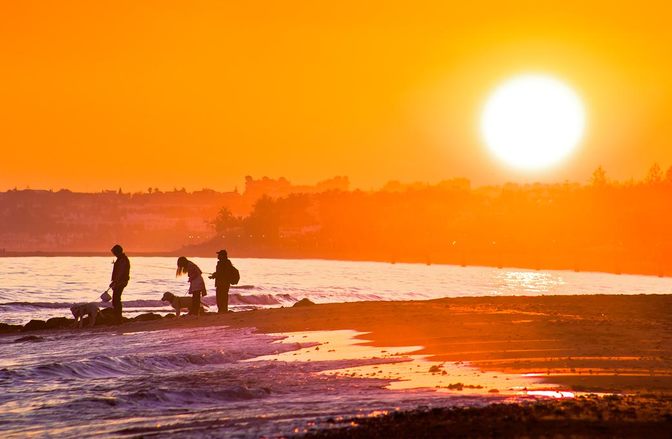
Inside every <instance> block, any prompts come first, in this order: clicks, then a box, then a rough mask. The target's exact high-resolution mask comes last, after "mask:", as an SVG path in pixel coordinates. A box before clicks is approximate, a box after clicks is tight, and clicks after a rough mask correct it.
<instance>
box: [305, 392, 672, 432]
mask: <svg viewBox="0 0 672 439" xmlns="http://www.w3.org/2000/svg"><path fill="white" fill-rule="evenodd" d="M343 423H345V424H346V425H347V424H349V426H347V427H340V428H334V429H323V430H319V431H312V432H308V433H307V434H305V435H304V436H303V437H304V438H329V439H337V438H338V439H343V438H348V439H360V438H361V439H369V438H371V439H376V438H380V439H394V438H437V439H438V438H510V437H544V438H551V437H552V438H556V437H557V438H565V437H571V438H613V437H619V438H642V437H647V438H669V437H670V433H671V432H672V395H640V396H633V395H609V396H604V397H598V396H595V395H588V396H581V397H577V398H571V399H561V400H542V401H536V402H532V403H529V402H523V403H497V404H490V405H487V406H484V407H452V408H434V409H418V410H414V411H408V412H393V413H390V414H386V415H384V416H379V417H368V418H352V419H349V420H344V421H343Z"/></svg>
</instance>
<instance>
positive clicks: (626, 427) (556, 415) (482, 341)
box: [0, 295, 672, 438]
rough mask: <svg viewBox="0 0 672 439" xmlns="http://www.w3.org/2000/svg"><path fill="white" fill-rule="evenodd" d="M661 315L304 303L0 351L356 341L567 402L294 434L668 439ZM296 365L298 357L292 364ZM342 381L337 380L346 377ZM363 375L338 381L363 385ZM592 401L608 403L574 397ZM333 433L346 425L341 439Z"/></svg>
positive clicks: (655, 305)
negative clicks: (310, 338) (161, 342)
mask: <svg viewBox="0 0 672 439" xmlns="http://www.w3.org/2000/svg"><path fill="white" fill-rule="evenodd" d="M671 309H672V295H632V296H616V295H582V296H538V297H529V296H506V297H474V298H445V299H434V300H427V301H403V302H402V301H400V302H351V303H335V304H317V305H315V304H313V305H310V304H308V305H305V306H296V307H291V308H275V309H264V310H253V311H242V312H235V313H234V312H230V313H227V314H223V315H218V314H207V315H204V316H201V317H198V318H194V317H180V318H175V317H174V316H173V317H168V316H165V317H161V316H158V315H156V314H153V315H151V316H152V317H151V319H149V318H148V319H138V320H136V321H131V322H127V323H124V324H122V325H119V326H96V327H95V328H93V329H83V330H74V329H64V330H39V331H24V332H5V333H0V337H3V338H5V340H7V342H10V343H11V342H28V343H29V342H32V341H39V339H40V338H49V337H50V336H53V335H54V334H55V333H56V331H59V332H60V331H67V332H70V333H73V334H74V333H76V332H77V331H92V332H98V333H111V332H115V333H122V334H131V333H142V332H151V331H158V330H170V329H178V328H182V329H184V328H207V327H214V326H224V327H229V328H232V329H234V328H255V330H256V331H257V332H260V333H264V334H286V335H290V338H291V334H296V335H294V337H298V336H300V337H303V335H300V334H301V333H307V332H313V331H314V332H313V333H314V334H315V336H316V337H317V340H321V342H322V344H320V345H318V346H317V347H320V346H322V345H324V346H323V347H322V349H321V350H319V351H318V350H316V348H315V347H309V348H307V349H305V350H306V351H310V352H313V353H314V354H315V355H324V354H326V353H327V352H330V351H331V350H332V349H334V348H336V347H335V346H334V345H333V344H331V345H330V344H329V339H328V334H329V333H330V332H331V333H336V332H339V331H341V332H342V331H356V332H355V333H353V334H354V342H355V343H356V345H358V346H362V347H366V348H369V351H371V348H378V349H377V350H378V351H379V352H384V351H381V349H389V348H398V350H399V351H403V352H405V354H404V355H410V356H421V357H422V358H423V359H426V360H427V361H431V362H434V363H433V364H435V365H437V366H436V367H437V369H435V370H434V372H432V369H430V370H429V371H427V367H426V364H427V363H425V365H423V366H422V368H423V371H424V372H425V375H437V377H441V374H442V373H443V370H448V377H449V378H451V376H450V373H451V372H450V370H451V368H452V367H453V366H454V365H456V367H462V365H463V364H464V365H468V366H469V367H472V368H475V370H476V371H477V372H476V374H478V375H480V376H481V377H484V376H486V375H487V376H490V377H492V375H498V376H499V377H500V378H503V377H505V376H506V377H513V376H516V377H523V376H526V377H530V378H534V379H536V380H537V382H540V383H541V384H542V385H547V386H548V388H555V389H559V390H565V391H567V393H568V394H570V393H574V392H577V393H576V397H575V398H561V399H554V398H550V399H549V398H545V397H543V396H540V397H532V398H527V399H523V400H520V399H516V398H513V399H510V400H509V401H510V402H507V403H506V404H501V398H499V399H498V398H487V397H486V396H485V395H492V396H500V395H501V397H506V392H502V393H500V392H499V391H497V392H495V393H494V394H493V393H491V392H490V390H492V388H484V389H483V395H484V396H483V398H484V403H485V404H486V405H484V406H482V407H473V408H448V409H431V408H425V409H423V408H418V409H417V410H412V411H406V412H389V413H387V414H382V416H377V417H373V418H370V417H368V418H353V419H352V420H351V421H347V422H342V421H338V422H336V423H334V424H333V427H334V428H333V429H332V428H329V427H327V428H326V429H324V428H322V427H320V428H317V429H310V428H308V429H306V430H304V431H298V432H297V433H298V434H308V435H311V434H315V435H317V437H386V438H389V437H418V436H419V435H420V436H422V437H467V436H468V437H492V436H493V435H496V436H503V437H516V436H520V435H528V436H532V437H534V436H539V435H543V434H544V433H545V432H548V431H562V432H563V434H565V433H566V434H567V435H573V436H574V437H613V436H615V435H616V436H626V437H627V436H630V437H637V436H638V434H641V433H642V432H647V434H648V433H651V434H650V437H664V435H662V434H660V433H661V432H666V431H669V428H670V425H671V424H672V417H671V416H670V413H672V315H671V314H670V312H669V311H670V310H671ZM146 316H149V315H146ZM143 320H144V321H143ZM320 331H322V332H320ZM9 337H11V338H13V340H11V341H10V340H9ZM320 337H322V338H320ZM35 346H36V347H38V346H39V343H38V344H36V345H35ZM310 346H314V345H312V344H311V345H310ZM327 347H328V348H327ZM409 347H415V348H412V349H409ZM341 349H342V347H341V346H339V347H338V348H337V350H339V352H337V354H338V355H342V354H343V353H344V352H347V351H342V350H341ZM350 352H351V353H352V352H353V351H350ZM389 352H394V350H390V351H389ZM289 355H297V354H296V353H292V354H289ZM298 355H299V358H301V353H298ZM359 358H364V357H359ZM304 360H305V358H304ZM307 361H310V358H309V357H308V360H307ZM402 364H405V363H402ZM381 369H382V367H381ZM404 369H408V368H407V367H404ZM351 372H352V371H348V370H345V371H341V373H344V374H348V375H349V374H350V373H351ZM337 373H338V372H337ZM367 375H368V374H364V373H361V374H357V375H349V376H353V377H355V376H361V377H363V378H365V377H367ZM376 376H379V377H380V378H382V379H391V380H392V381H394V380H395V379H396V380H401V381H403V380H405V379H406V377H404V376H403V375H402V376H397V377H396V378H395V377H391V376H387V375H385V374H383V375H376ZM451 379H452V378H451ZM475 379H478V377H476V378H475ZM504 379H508V378H504ZM464 383H466V381H464ZM454 384H455V383H454ZM432 387H434V386H432ZM436 387H437V389H436V391H437V392H440V391H441V392H446V395H466V394H467V393H468V392H469V391H470V390H472V389H471V388H470V387H471V386H469V385H465V386H464V388H463V387H462V386H454V385H453V384H451V385H449V386H446V388H441V389H439V388H438V387H439V386H436ZM500 389H501V387H500ZM486 392H487V393H486ZM592 392H598V393H603V394H604V393H607V394H609V393H615V394H616V395H615V396H609V395H607V396H604V397H598V396H594V395H585V396H584V394H587V393H592ZM488 401H489V403H488ZM363 404H364V405H363V406H362V408H363V409H365V403H363ZM322 421H324V420H322ZM326 423H327V424H329V421H328V420H327V421H326ZM344 424H345V425H346V426H347V425H348V424H349V425H350V426H349V427H345V428H343V425H344ZM320 425H324V423H322V424H320ZM339 427H340V428H339Z"/></svg>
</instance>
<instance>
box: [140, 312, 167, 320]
mask: <svg viewBox="0 0 672 439" xmlns="http://www.w3.org/2000/svg"><path fill="white" fill-rule="evenodd" d="M160 319H162V317H161V316H160V315H159V314H155V313H153V312H150V313H147V314H140V315H139V316H136V317H135V318H134V319H133V320H135V321H136V322H149V321H152V320H160Z"/></svg>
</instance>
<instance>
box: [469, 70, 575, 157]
mask: <svg viewBox="0 0 672 439" xmlns="http://www.w3.org/2000/svg"><path fill="white" fill-rule="evenodd" d="M585 119H586V115H585V110H584V107H583V104H582V102H581V100H580V99H579V96H578V95H577V94H576V93H575V92H574V90H572V89H571V88H570V87H569V86H567V85H566V84H564V83H563V82H561V81H558V80H557V79H555V78H552V77H550V76H545V75H523V76H517V77H515V78H513V79H510V80H508V81H507V82H505V83H503V84H502V85H500V86H499V87H498V88H497V89H496V90H495V91H494V93H492V95H491V96H490V97H489V98H488V101H487V103H486V105H485V109H484V110H483V115H482V117H481V133H482V135H483V138H484V140H485V143H486V145H487V146H488V148H489V149H490V150H491V151H492V152H493V153H494V154H495V155H496V156H497V157H498V158H499V159H501V160H503V161H504V162H506V163H508V164H509V165H511V166H514V167H516V168H521V169H529V170H533V169H541V168H545V167H548V166H551V165H553V164H555V163H558V162H559V161H560V160H562V159H563V158H565V157H566V156H567V155H568V154H569V153H570V152H571V151H572V150H573V149H574V148H575V147H576V146H577V145H578V143H579V141H580V140H581V138H582V137H583V132H584V128H585Z"/></svg>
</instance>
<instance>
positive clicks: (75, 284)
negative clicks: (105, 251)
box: [0, 257, 672, 324]
mask: <svg viewBox="0 0 672 439" xmlns="http://www.w3.org/2000/svg"><path fill="white" fill-rule="evenodd" d="M113 260H114V259H113V258H112V257H109V258H107V257H30V258H0V322H3V323H11V324H24V323H27V322H28V321H29V320H30V319H47V318H49V317H71V315H70V311H69V308H70V306H71V305H72V304H73V303H76V302H91V301H99V296H100V294H101V293H102V292H103V291H104V290H105V289H106V288H107V285H108V284H109V282H110V273H111V271H112V262H113ZM192 260H193V261H194V262H195V263H196V264H197V265H198V266H199V267H200V268H201V269H202V270H203V272H204V275H205V274H208V273H210V272H211V271H214V268H215V265H216V260H215V258H192ZM175 262H176V258H166V257H131V281H130V283H129V285H128V287H127V288H126V289H125V290H124V293H123V296H122V300H123V305H124V314H125V315H127V316H129V317H132V316H133V315H136V314H138V313H144V312H159V313H168V312H171V311H172V309H171V308H170V306H169V305H168V304H167V303H166V302H161V300H160V299H161V296H162V295H163V293H164V292H165V291H170V292H173V293H174V294H177V295H185V294H186V292H187V289H188V283H187V280H186V277H180V278H176V277H175V268H176V267H175ZM233 262H234V264H235V265H236V267H237V268H238V269H239V271H240V273H241V280H240V283H239V285H237V286H233V288H232V290H231V292H230V299H229V303H230V307H231V309H233V310H234V311H235V310H244V309H252V308H267V307H280V306H291V305H292V304H293V303H295V302H296V301H298V300H300V299H302V298H308V299H310V300H312V301H313V302H316V303H327V302H352V301H362V300H423V299H434V298H441V297H464V296H493V295H494V296H507V295H544V294H546V295H549V294H668V293H670V292H671V291H672V278H659V277H655V276H636V275H615V274H605V273H577V272H573V271H544V270H541V271H535V270H523V269H510V268H505V269H497V268H488V267H459V266H453V265H423V264H389V263H382V262H347V261H325V260H287V259H251V258H250V259H233ZM204 277H205V276H204ZM206 286H207V287H208V291H209V295H208V296H207V297H205V298H204V302H205V303H206V304H209V305H210V306H212V310H215V309H216V306H213V305H214V303H215V297H214V295H215V288H214V281H212V280H210V279H207V278H206Z"/></svg>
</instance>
